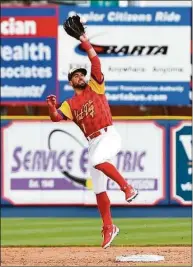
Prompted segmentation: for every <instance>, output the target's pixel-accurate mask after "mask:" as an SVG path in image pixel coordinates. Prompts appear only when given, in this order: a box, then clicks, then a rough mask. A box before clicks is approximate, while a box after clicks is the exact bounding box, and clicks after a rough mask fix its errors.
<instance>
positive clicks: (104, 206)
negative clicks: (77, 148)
mask: <svg viewBox="0 0 193 267" xmlns="http://www.w3.org/2000/svg"><path fill="white" fill-rule="evenodd" d="M90 174H91V177H92V182H93V190H94V193H95V194H96V201H97V206H98V209H99V213H100V215H101V218H102V221H103V230H102V232H103V238H104V239H103V242H102V247H103V248H107V247H108V246H110V244H111V242H112V241H113V239H114V238H115V236H116V235H117V234H118V232H119V229H118V227H117V226H115V225H113V222H112V216H111V208H110V206H111V204H110V200H109V197H108V195H107V192H106V187H107V177H106V176H105V175H104V174H103V173H102V172H101V171H99V170H97V169H95V168H94V167H92V166H90Z"/></svg>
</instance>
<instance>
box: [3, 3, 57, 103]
mask: <svg viewBox="0 0 193 267" xmlns="http://www.w3.org/2000/svg"><path fill="white" fill-rule="evenodd" d="M1 16H2V17H1V38H2V39H1V103H2V104H13V103H15V104H17V103H19V104H21V103H28V104H29V103H32V104H45V99H46V96H47V95H48V94H56V88H57V83H56V80H57V79H56V72H57V56H56V55H57V27H58V18H57V11H56V8H55V7H46V6H44V7H36V8H35V7H33V8H30V7H22V8H19V7H18V8H17V7H15V8H2V10H1Z"/></svg>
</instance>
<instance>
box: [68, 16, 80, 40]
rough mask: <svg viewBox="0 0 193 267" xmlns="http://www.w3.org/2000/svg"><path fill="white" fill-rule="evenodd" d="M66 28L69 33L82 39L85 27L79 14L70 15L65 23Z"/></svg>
mask: <svg viewBox="0 0 193 267" xmlns="http://www.w3.org/2000/svg"><path fill="white" fill-rule="evenodd" d="M63 27H64V30H65V31H66V32H67V34H68V35H70V36H72V37H74V38H76V39H77V40H80V39H79V38H80V36H81V35H83V34H84V33H85V28H84V26H83V24H82V23H81V22H80V17H79V16H78V15H76V16H72V17H69V18H68V19H67V20H66V21H65V22H64V24H63Z"/></svg>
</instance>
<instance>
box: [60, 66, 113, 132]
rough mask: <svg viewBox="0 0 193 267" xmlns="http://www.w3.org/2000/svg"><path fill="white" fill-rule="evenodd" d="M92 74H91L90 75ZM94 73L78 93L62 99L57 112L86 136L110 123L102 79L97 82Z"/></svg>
mask: <svg viewBox="0 0 193 267" xmlns="http://www.w3.org/2000/svg"><path fill="white" fill-rule="evenodd" d="M95 72H96V69H95ZM92 74H93V75H92ZM94 77H96V76H95V75H94V73H92V72H91V78H90V80H89V82H88V85H87V87H86V88H85V89H84V90H83V91H82V93H81V94H80V95H77V94H75V95H74V96H73V97H72V98H70V99H68V100H66V101H64V102H63V103H62V105H61V106H60V108H59V109H58V111H59V113H60V114H62V115H63V117H64V118H65V117H67V118H69V119H71V120H72V121H74V122H75V123H76V124H77V125H78V126H79V127H80V129H81V130H82V131H83V133H84V135H85V136H86V137H88V136H89V135H91V134H92V133H95V132H97V131H98V130H100V129H102V128H104V127H106V126H109V125H112V115H111V111H110V107H109V104H108V101H107V99H106V96H105V85H104V80H103V81H102V82H98V81H97V79H95V78H94Z"/></svg>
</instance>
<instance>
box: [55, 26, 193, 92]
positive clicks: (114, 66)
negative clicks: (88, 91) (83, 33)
mask: <svg viewBox="0 0 193 267" xmlns="http://www.w3.org/2000/svg"><path fill="white" fill-rule="evenodd" d="M58 34H59V36H58V42H59V43H58V45H59V49H58V52H59V57H58V66H59V73H58V75H59V77H58V78H59V81H66V80H68V79H67V73H68V71H69V68H70V67H73V66H82V65H83V66H85V67H86V68H87V69H88V70H89V72H90V61H89V59H88V58H87V54H85V53H83V52H82V51H81V50H80V42H79V41H78V40H76V39H74V38H72V37H70V36H68V35H67V34H66V33H65V32H64V29H63V26H59V31H58ZM87 34H88V36H89V37H90V42H91V44H93V45H94V47H95V49H96V51H97V49H98V50H99V49H101V50H102V49H104V55H103V54H100V52H99V51H98V54H99V56H100V60H101V65H102V71H103V73H104V74H105V80H106V81H107V82H108V81H110V82H113V81H114V82H124V81H126V82H128V81H133V82H139V81H143V82H144V81H149V82H150V81H151V82H153V81H157V82H163V81H166V82H168V81H173V82H177V81H183V82H185V81H190V70H191V65H190V28H189V27H172V26H167V27H165V26H154V27H147V26H146V27H145V26H138V27H136V26H128V27H127V26H116V30H115V27H112V26H110V25H108V26H104V25H103V26H101V25H100V26H97V25H96V26H92V25H89V26H88V27H87ZM115 34H116V38H115ZM179 37H180V39H181V40H183V42H180V40H179ZM105 49H106V50H107V51H105ZM88 78H89V77H88ZM66 89H67V87H66Z"/></svg>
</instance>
